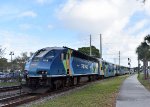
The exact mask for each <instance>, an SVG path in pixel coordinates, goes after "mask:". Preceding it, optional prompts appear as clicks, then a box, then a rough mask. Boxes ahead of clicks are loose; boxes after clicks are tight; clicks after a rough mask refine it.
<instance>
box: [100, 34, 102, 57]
mask: <svg viewBox="0 0 150 107" xmlns="http://www.w3.org/2000/svg"><path fill="white" fill-rule="evenodd" d="M100 58H101V59H102V34H100Z"/></svg>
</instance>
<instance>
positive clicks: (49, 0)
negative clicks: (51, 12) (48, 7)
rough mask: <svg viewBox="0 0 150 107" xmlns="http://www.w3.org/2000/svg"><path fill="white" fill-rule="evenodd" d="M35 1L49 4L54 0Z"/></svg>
mask: <svg viewBox="0 0 150 107" xmlns="http://www.w3.org/2000/svg"><path fill="white" fill-rule="evenodd" d="M35 1H36V2H37V3H38V4H40V5H44V4H49V3H51V2H52V0H35Z"/></svg>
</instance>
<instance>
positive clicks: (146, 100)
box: [116, 74, 150, 107]
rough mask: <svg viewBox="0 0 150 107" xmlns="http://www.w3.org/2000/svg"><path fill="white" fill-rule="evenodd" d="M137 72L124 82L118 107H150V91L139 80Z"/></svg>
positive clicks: (117, 102) (118, 99)
mask: <svg viewBox="0 0 150 107" xmlns="http://www.w3.org/2000/svg"><path fill="white" fill-rule="evenodd" d="M137 76H138V75H137V74H135V75H132V76H130V77H128V78H127V79H126V80H125V81H124V82H123V84H122V86H121V89H120V92H119V95H118V97H117V101H116V107H150V92H149V91H148V90H147V89H146V88H145V87H144V86H143V85H142V84H141V83H140V82H139V81H138V79H137Z"/></svg>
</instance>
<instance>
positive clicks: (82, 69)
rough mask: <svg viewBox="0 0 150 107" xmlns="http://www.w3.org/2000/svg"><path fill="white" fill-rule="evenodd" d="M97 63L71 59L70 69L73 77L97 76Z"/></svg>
mask: <svg viewBox="0 0 150 107" xmlns="http://www.w3.org/2000/svg"><path fill="white" fill-rule="evenodd" d="M96 65H98V62H97V63H96V62H92V61H88V60H83V59H80V58H75V57H74V58H73V61H72V68H73V71H74V75H82V74H83V75H85V74H86V75H87V74H97V75H98V66H96Z"/></svg>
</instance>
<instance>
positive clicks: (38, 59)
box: [32, 57, 40, 62]
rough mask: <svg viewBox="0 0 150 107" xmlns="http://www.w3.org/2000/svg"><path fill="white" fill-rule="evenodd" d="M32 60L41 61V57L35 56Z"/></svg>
mask: <svg viewBox="0 0 150 107" xmlns="http://www.w3.org/2000/svg"><path fill="white" fill-rule="evenodd" d="M32 61H33V62H39V61H40V58H39V57H34V58H33V59H32Z"/></svg>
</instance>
